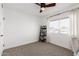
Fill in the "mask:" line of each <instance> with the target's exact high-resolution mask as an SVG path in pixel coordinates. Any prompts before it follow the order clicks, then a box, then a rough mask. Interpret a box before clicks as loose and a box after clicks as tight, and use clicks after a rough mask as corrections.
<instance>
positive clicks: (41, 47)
mask: <svg viewBox="0 0 79 59" xmlns="http://www.w3.org/2000/svg"><path fill="white" fill-rule="evenodd" d="M72 55H73V52H72V51H70V50H68V49H65V48H62V47H59V46H56V45H54V44H51V43H41V42H35V43H31V44H28V45H23V46H19V47H15V48H10V49H7V50H4V52H3V56H72Z"/></svg>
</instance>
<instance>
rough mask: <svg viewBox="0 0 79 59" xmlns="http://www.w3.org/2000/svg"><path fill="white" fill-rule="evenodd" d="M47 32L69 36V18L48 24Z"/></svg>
mask: <svg viewBox="0 0 79 59" xmlns="http://www.w3.org/2000/svg"><path fill="white" fill-rule="evenodd" d="M49 29H50V30H49V32H51V33H61V34H68V35H70V18H63V19H59V20H56V21H50V22H49Z"/></svg>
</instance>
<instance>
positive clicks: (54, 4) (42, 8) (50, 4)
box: [35, 3, 56, 13]
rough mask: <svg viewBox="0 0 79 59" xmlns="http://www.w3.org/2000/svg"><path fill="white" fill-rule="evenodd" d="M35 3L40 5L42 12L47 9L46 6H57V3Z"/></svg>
mask: <svg viewBox="0 0 79 59" xmlns="http://www.w3.org/2000/svg"><path fill="white" fill-rule="evenodd" d="M35 4H37V5H38V6H40V13H41V12H43V11H44V10H45V8H48V7H53V6H56V3H49V4H46V3H35Z"/></svg>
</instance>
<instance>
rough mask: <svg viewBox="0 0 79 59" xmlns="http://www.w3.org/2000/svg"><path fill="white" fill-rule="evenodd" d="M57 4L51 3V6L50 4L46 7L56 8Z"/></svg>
mask: <svg viewBox="0 0 79 59" xmlns="http://www.w3.org/2000/svg"><path fill="white" fill-rule="evenodd" d="M55 5H56V3H51V4H48V5H45V7H52V6H55Z"/></svg>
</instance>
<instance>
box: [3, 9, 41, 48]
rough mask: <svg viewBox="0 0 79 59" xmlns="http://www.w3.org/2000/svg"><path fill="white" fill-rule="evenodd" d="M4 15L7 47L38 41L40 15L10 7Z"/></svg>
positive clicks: (5, 10)
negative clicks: (24, 12) (25, 12)
mask: <svg viewBox="0 0 79 59" xmlns="http://www.w3.org/2000/svg"><path fill="white" fill-rule="evenodd" d="M4 16H5V18H6V19H5V21H4V26H5V28H4V34H5V49H7V48H12V47H16V46H19V45H24V44H28V43H32V42H36V41H38V39H39V27H40V21H39V20H40V17H38V16H34V15H29V14H23V13H21V12H19V11H16V10H13V9H8V8H4Z"/></svg>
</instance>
